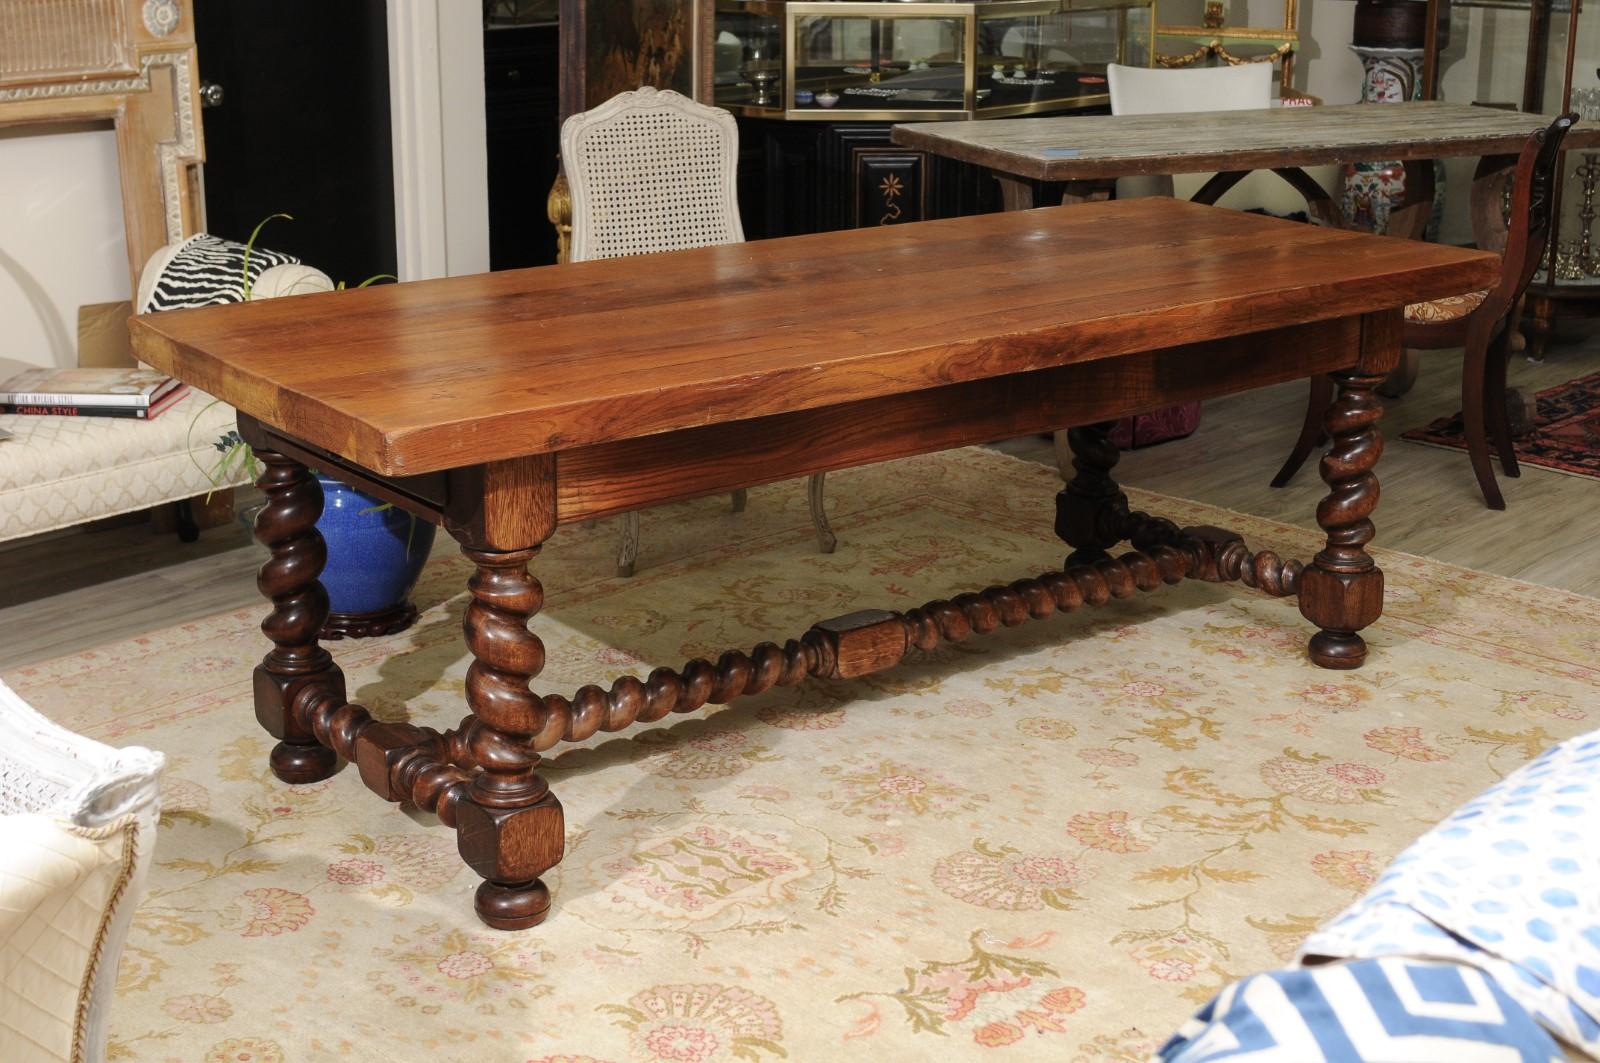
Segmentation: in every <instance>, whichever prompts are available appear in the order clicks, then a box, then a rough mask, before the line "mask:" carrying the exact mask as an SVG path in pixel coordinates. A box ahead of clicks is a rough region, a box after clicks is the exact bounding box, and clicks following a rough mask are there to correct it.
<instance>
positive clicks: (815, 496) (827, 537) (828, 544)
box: [806, 472, 839, 554]
mask: <svg viewBox="0 0 1600 1063" xmlns="http://www.w3.org/2000/svg"><path fill="white" fill-rule="evenodd" d="M827 475H828V474H827V473H824V472H819V473H817V474H815V475H814V476H812V477H811V480H810V482H809V484H808V485H807V488H806V495H807V498H808V500H809V501H810V503H811V524H812V526H813V527H815V528H816V529H817V549H818V550H820V551H822V552H823V553H825V554H831V553H833V551H834V548H835V547H837V546H838V545H839V540H838V537H837V536H835V535H834V534H833V528H831V527H830V526H829V525H828V511H827V510H826V509H824V508H823V504H822V484H823V478H824V477H826V476H827Z"/></svg>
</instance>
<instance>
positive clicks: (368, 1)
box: [194, 0, 396, 285]
mask: <svg viewBox="0 0 1600 1063" xmlns="http://www.w3.org/2000/svg"><path fill="white" fill-rule="evenodd" d="M194 7H195V36H196V43H197V46H198V50H199V61H200V77H201V80H202V81H203V82H209V83H212V84H215V85H219V86H221V89H222V99H221V102H220V104H219V105H217V106H213V107H206V108H205V109H203V110H202V112H201V114H202V116H203V120H204V124H205V139H206V167H205V198H206V227H207V229H209V230H210V231H211V232H212V233H215V234H216V235H218V236H223V237H227V238H229V239H232V240H241V241H242V240H244V239H246V238H248V237H249V235H250V231H251V230H252V229H254V228H255V226H256V223H257V222H259V221H261V219H263V218H265V217H267V216H268V215H270V214H278V213H283V214H289V215H291V216H292V217H293V218H294V220H293V221H284V220H282V219H280V220H277V221H274V222H272V223H271V224H270V225H268V226H267V228H266V229H264V230H263V231H262V235H261V237H260V241H259V242H260V243H261V245H262V246H264V247H270V248H273V249H275V250H279V251H286V252H288V253H290V254H292V255H296V256H298V257H299V258H300V260H301V261H303V262H305V263H306V264H307V265H311V266H315V267H317V268H318V269H320V270H322V271H323V272H325V273H327V274H328V276H330V277H332V278H333V279H334V280H335V281H345V282H346V283H348V284H350V285H355V284H357V283H359V282H360V281H362V280H364V279H366V278H367V277H370V276H372V275H373V274H376V273H393V272H395V261H396V255H395V234H394V162H393V158H392V156H391V154H390V140H389V54H388V31H387V27H386V24H385V20H384V0H339V2H337V3H330V2H328V0H195V5H194Z"/></svg>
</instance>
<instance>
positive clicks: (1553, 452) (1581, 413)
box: [1400, 373, 1600, 479]
mask: <svg viewBox="0 0 1600 1063" xmlns="http://www.w3.org/2000/svg"><path fill="white" fill-rule="evenodd" d="M1535 399H1536V401H1537V403H1538V414H1537V417H1536V423H1535V427H1534V430H1533V431H1532V432H1531V433H1529V434H1528V435H1526V436H1524V437H1522V438H1521V439H1518V440H1517V441H1516V451H1517V460H1518V461H1521V462H1526V463H1527V464H1529V465H1537V466H1539V467H1540V468H1542V469H1555V470H1556V471H1558V472H1566V473H1571V474H1572V475H1574V476H1589V477H1594V478H1596V479H1600V373H1591V374H1590V375H1588V376H1585V377H1579V378H1578V379H1577V380H1572V381H1569V382H1567V383H1565V384H1559V385H1557V386H1556V387H1553V388H1547V389H1546V390H1544V391H1541V392H1539V394H1538V395H1537V396H1535ZM1400 438H1401V439H1409V440H1410V441H1411V442H1413V443H1426V444H1429V445H1431V446H1437V447H1454V448H1456V449H1457V450H1465V449H1466V447H1467V440H1466V436H1465V435H1464V434H1463V430H1462V426H1461V413H1460V411H1457V412H1456V413H1455V414H1453V415H1452V416H1450V417H1440V418H1438V419H1437V420H1435V421H1433V422H1432V423H1431V424H1428V425H1427V426H1425V427H1423V428H1413V429H1411V430H1410V431H1409V432H1404V433H1402V434H1401V436H1400Z"/></svg>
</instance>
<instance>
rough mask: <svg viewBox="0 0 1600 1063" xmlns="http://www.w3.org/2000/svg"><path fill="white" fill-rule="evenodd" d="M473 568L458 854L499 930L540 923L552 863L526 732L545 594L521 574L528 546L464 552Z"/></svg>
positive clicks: (558, 827)
mask: <svg viewBox="0 0 1600 1063" xmlns="http://www.w3.org/2000/svg"><path fill="white" fill-rule="evenodd" d="M462 552H463V553H465V554H466V556H467V557H468V558H470V559H471V560H472V562H473V563H474V564H475V565H476V566H477V571H476V572H475V573H474V574H473V576H472V578H471V580H470V581H469V583H468V586H469V588H470V589H471V591H472V602H471V603H470V604H469V605H468V606H467V613H466V619H465V622H464V624H463V627H464V629H465V631H466V638H467V648H468V649H469V650H471V652H472V656H473V658H474V660H473V662H472V666H471V667H470V668H469V669H468V670H467V704H468V705H469V706H470V707H471V709H472V713H473V717H474V719H473V722H472V723H471V724H469V725H468V729H467V731H468V733H467V745H468V749H469V750H470V752H471V755H472V759H473V760H474V761H475V762H476V763H477V764H479V765H480V766H481V767H482V769H483V770H482V772H481V773H480V774H479V775H478V777H477V778H476V779H474V780H473V783H472V788H471V789H470V790H469V791H468V793H467V796H466V799H465V800H462V801H461V802H460V803H459V804H458V805H457V807H456V810H455V814H456V842H457V846H458V847H459V849H460V850H461V858H462V859H463V860H465V861H466V862H467V864H468V865H469V866H470V867H471V868H472V869H473V870H474V871H476V872H477V873H478V874H479V875H480V876H482V877H483V879H484V880H485V881H484V882H483V883H482V884H481V885H480V886H479V887H478V893H477V898H476V908H477V911H478V917H479V918H481V919H482V920H483V921H484V922H485V923H487V924H489V925H490V926H492V927H495V928H497V929H500V930H522V929H525V928H527V927H531V926H536V925H538V924H539V923H541V922H543V921H544V918H545V916H546V914H548V912H549V910H550V891H549V890H548V889H547V888H546V887H545V884H544V883H543V882H541V881H540V880H539V876H540V875H541V874H543V873H544V872H545V871H547V870H549V869H550V868H552V867H554V866H555V865H556V864H558V863H559V862H560V861H561V854H562V850H563V848H564V846H565V826H564V823H563V819H562V814H561V803H560V802H559V801H557V800H556V798H555V795H554V794H552V793H551V792H550V787H549V786H548V785H547V784H546V783H545V781H544V778H543V777H542V776H540V774H539V772H538V767H539V754H538V753H536V752H534V747H533V736H534V735H535V734H536V733H537V732H538V731H539V730H540V729H541V728H542V727H543V725H544V720H545V706H544V701H543V699H541V698H540V697H539V696H538V695H537V694H534V693H533V692H532V691H530V690H529V689H528V681H529V680H530V679H532V678H533V677H534V676H536V675H538V674H539V671H540V669H541V668H543V667H544V644H543V643H542V642H540V641H539V637H538V636H537V635H534V634H533V633H532V632H530V631H529V630H528V619H529V618H530V617H531V616H533V614H535V613H537V612H538V611H539V607H540V605H541V604H543V601H544V591H543V589H542V588H541V587H540V586H539V581H538V580H536V579H534V578H533V577H532V576H531V575H529V574H528V560H529V559H530V558H532V557H533V556H534V555H535V554H536V553H537V552H538V551H537V548H535V549H528V550H516V551H510V552H493V551H487V550H476V549H473V548H471V547H464V548H463V550H462Z"/></svg>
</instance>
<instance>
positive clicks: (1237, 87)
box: [1106, 63, 1273, 199]
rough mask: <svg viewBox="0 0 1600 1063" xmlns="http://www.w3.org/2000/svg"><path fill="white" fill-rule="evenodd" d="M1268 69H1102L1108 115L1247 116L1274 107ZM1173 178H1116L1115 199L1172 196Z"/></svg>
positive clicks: (1265, 66) (1263, 66) (1113, 66)
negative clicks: (1224, 113)
mask: <svg viewBox="0 0 1600 1063" xmlns="http://www.w3.org/2000/svg"><path fill="white" fill-rule="evenodd" d="M1272 76H1273V67H1272V64H1271V63H1241V64H1239V65H1238V66H1192V67H1175V68H1172V69H1163V68H1161V67H1143V66H1123V65H1121V64H1119V63H1111V64H1110V65H1108V66H1107V67H1106V87H1107V88H1108V89H1109V90H1110V92H1111V113H1112V114H1192V113H1195V112H1198V111H1249V110H1257V109H1263V108H1267V107H1271V106H1272ZM1170 195H1172V178H1171V176H1170V175H1161V176H1158V177H1119V178H1118V179H1117V198H1118V199H1128V198H1131V197H1134V196H1170Z"/></svg>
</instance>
